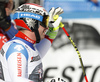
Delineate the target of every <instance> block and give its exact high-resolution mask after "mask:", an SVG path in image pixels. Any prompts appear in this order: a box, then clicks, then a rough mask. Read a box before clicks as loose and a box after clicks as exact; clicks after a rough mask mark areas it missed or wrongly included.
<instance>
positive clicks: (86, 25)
mask: <svg viewBox="0 0 100 82" xmlns="http://www.w3.org/2000/svg"><path fill="white" fill-rule="evenodd" d="M23 3H37V4H40V5H42V6H43V7H45V9H46V10H47V11H49V9H50V8H51V7H62V8H63V9H64V13H63V14H62V15H61V16H62V17H63V20H62V22H63V23H64V24H65V28H66V30H67V31H68V33H69V35H70V36H71V37H72V39H73V41H74V42H75V44H76V46H77V47H78V49H79V52H80V54H81V57H82V60H83V64H84V67H85V71H86V75H87V78H88V80H89V82H100V0H15V8H17V7H18V6H19V5H21V4H23ZM43 65H44V82H47V81H49V80H50V79H52V78H58V77H59V78H62V79H64V80H65V81H66V82H86V81H85V80H84V77H83V74H82V69H81V64H80V61H79V58H78V54H77V53H76V51H75V49H74V47H73V46H72V44H71V43H70V41H69V39H68V38H67V36H66V35H65V33H64V32H63V30H62V29H61V28H60V31H59V33H58V35H57V38H56V39H55V40H54V42H53V44H52V47H51V48H50V50H49V51H48V52H47V55H46V56H45V57H44V59H43Z"/></svg>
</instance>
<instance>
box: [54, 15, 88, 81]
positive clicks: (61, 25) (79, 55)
mask: <svg viewBox="0 0 100 82" xmlns="http://www.w3.org/2000/svg"><path fill="white" fill-rule="evenodd" d="M58 17H59V16H58V15H55V16H54V20H56V19H57V18H58ZM60 27H61V28H62V29H63V31H64V32H65V34H66V35H67V37H68V39H69V40H70V42H71V43H72V45H73V47H74V48H75V50H76V52H77V54H78V57H79V60H80V63H81V67H82V70H83V75H84V77H85V80H86V82H88V79H87V76H86V73H85V69H84V65H83V61H82V58H81V54H80V52H79V50H78V48H77V46H76V45H75V43H74V41H73V40H72V39H71V37H70V35H69V34H68V32H67V30H66V29H65V28H64V24H63V23H62V22H61V23H60Z"/></svg>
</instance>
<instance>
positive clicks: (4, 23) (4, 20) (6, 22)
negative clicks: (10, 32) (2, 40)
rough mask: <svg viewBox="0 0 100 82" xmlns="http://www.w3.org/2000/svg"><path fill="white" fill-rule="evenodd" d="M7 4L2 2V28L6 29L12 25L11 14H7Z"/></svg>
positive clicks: (0, 24)
mask: <svg viewBox="0 0 100 82" xmlns="http://www.w3.org/2000/svg"><path fill="white" fill-rule="evenodd" d="M5 5H6V3H2V2H0V28H2V29H3V30H4V31H5V30H6V29H8V28H9V27H10V26H11V19H10V16H6V11H5Z"/></svg>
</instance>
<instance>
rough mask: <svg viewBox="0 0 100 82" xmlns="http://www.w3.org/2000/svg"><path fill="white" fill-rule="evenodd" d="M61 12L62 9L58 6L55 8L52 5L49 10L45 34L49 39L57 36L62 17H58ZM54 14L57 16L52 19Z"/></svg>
mask: <svg viewBox="0 0 100 82" xmlns="http://www.w3.org/2000/svg"><path fill="white" fill-rule="evenodd" d="M62 13H63V9H62V8H60V7H58V8H56V9H55V8H54V7H52V8H51V10H50V11H49V30H48V31H47V33H46V35H47V36H48V37H49V38H50V39H55V38H56V36H57V33H58V30H59V25H60V22H61V20H62V17H59V15H60V14H62ZM55 16H57V17H56V19H54V17H55Z"/></svg>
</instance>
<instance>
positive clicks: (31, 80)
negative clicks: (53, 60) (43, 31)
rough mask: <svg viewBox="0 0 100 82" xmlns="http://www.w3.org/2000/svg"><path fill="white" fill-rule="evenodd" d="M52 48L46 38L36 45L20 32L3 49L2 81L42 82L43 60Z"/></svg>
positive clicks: (1, 63) (0, 55)
mask: <svg viewBox="0 0 100 82" xmlns="http://www.w3.org/2000/svg"><path fill="white" fill-rule="evenodd" d="M50 46H51V41H49V40H48V39H46V38H44V39H43V40H42V41H41V42H40V43H38V44H36V45H35V44H34V41H32V40H31V39H30V38H28V37H27V36H26V35H24V34H23V33H22V32H20V31H19V32H18V33H17V34H16V35H15V37H14V38H13V39H12V40H10V41H8V42H7V43H5V44H4V46H3V47H2V49H1V54H0V73H1V74H0V79H2V80H3V81H4V82H42V81H43V67H42V62H41V59H42V58H43V57H44V55H45V54H46V52H47V51H48V49H49V48H50ZM0 82H1V81H0Z"/></svg>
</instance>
